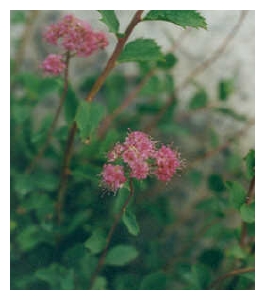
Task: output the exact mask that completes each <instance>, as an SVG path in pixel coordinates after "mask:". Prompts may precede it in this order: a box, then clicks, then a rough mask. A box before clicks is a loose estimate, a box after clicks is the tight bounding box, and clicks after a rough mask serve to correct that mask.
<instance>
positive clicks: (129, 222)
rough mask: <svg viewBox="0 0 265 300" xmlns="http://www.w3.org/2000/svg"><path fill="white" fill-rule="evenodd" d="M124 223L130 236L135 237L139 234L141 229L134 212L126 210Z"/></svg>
mask: <svg viewBox="0 0 265 300" xmlns="http://www.w3.org/2000/svg"><path fill="white" fill-rule="evenodd" d="M122 221H123V223H124V225H125V226H126V227H127V229H128V231H129V233H130V234H132V235H135V236H136V235H138V234H139V232H140V228H139V225H138V223H137V220H136V216H135V214H134V213H133V212H132V211H130V210H129V209H126V210H125V212H124V213H123V216H122Z"/></svg>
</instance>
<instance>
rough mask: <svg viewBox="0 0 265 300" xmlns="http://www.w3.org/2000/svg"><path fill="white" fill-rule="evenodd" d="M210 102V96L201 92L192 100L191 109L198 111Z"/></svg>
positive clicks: (203, 91)
mask: <svg viewBox="0 0 265 300" xmlns="http://www.w3.org/2000/svg"><path fill="white" fill-rule="evenodd" d="M207 102H208V96H207V93H206V91H205V90H200V91H198V92H197V93H195V95H194V96H193V97H192V98H191V100H190V104H189V108H190V109H198V108H202V107H205V106H206V105H207Z"/></svg>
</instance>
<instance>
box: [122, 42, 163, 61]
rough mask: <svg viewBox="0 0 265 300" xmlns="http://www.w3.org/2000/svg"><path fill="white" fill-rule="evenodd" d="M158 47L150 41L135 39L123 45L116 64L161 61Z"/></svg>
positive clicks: (161, 57) (161, 55) (161, 56)
mask: <svg viewBox="0 0 265 300" xmlns="http://www.w3.org/2000/svg"><path fill="white" fill-rule="evenodd" d="M163 59H164V57H163V54H162V52H161V50H160V47H159V46H158V45H157V43H156V42H155V41H154V40H152V39H142V38H140V39H137V40H134V41H132V42H129V43H128V44H126V45H125V47H124V49H123V51H122V53H121V55H120V56H119V58H118V62H129V61H138V62H145V61H159V60H163Z"/></svg>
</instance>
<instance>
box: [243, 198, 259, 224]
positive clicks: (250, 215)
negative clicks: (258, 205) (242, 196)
mask: <svg viewBox="0 0 265 300" xmlns="http://www.w3.org/2000/svg"><path fill="white" fill-rule="evenodd" d="M240 215H241V219H242V220H243V221H244V222H246V223H254V222H255V202H252V203H250V204H246V203H244V204H243V205H242V206H241V207H240Z"/></svg>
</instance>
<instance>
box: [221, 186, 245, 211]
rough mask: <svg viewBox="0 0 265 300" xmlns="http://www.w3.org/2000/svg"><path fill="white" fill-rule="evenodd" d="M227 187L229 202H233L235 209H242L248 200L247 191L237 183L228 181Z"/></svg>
mask: <svg viewBox="0 0 265 300" xmlns="http://www.w3.org/2000/svg"><path fill="white" fill-rule="evenodd" d="M225 185H226V187H227V189H228V192H229V200H230V201H231V204H232V205H233V207H234V208H237V209H240V207H241V205H242V204H243V203H244V202H245V199H246V191H245V189H244V188H243V187H242V185H241V184H240V183H238V182H236V181H227V182H226V184H225Z"/></svg>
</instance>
